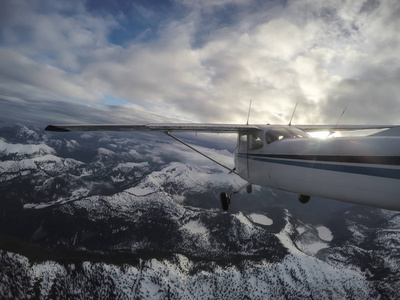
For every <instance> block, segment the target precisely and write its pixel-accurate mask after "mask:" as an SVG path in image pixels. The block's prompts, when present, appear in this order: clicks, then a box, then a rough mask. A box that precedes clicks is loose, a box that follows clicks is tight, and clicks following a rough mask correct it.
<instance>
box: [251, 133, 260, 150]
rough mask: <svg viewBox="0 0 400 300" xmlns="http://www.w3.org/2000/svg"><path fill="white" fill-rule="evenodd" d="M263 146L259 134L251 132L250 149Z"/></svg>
mask: <svg viewBox="0 0 400 300" xmlns="http://www.w3.org/2000/svg"><path fill="white" fill-rule="evenodd" d="M262 146H263V142H262V140H261V138H260V137H259V136H258V135H255V134H249V150H256V149H260V148H262Z"/></svg>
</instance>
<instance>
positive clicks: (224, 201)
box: [219, 193, 231, 211]
mask: <svg viewBox="0 0 400 300" xmlns="http://www.w3.org/2000/svg"><path fill="white" fill-rule="evenodd" d="M219 197H220V200H221V205H222V209H223V210H225V211H227V210H228V209H229V204H230V202H231V201H230V199H229V197H228V195H227V194H226V193H221V194H220V196H219Z"/></svg>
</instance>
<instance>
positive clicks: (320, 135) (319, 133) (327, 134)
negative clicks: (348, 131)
mask: <svg viewBox="0 0 400 300" xmlns="http://www.w3.org/2000/svg"><path fill="white" fill-rule="evenodd" d="M308 134H309V135H311V136H312V137H313V138H318V139H326V138H331V137H333V135H330V132H329V131H316V132H309V133H308Z"/></svg>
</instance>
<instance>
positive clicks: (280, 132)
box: [265, 128, 310, 144]
mask: <svg viewBox="0 0 400 300" xmlns="http://www.w3.org/2000/svg"><path fill="white" fill-rule="evenodd" d="M306 137H310V136H309V135H308V133H306V132H304V131H302V130H300V129H297V128H290V129H287V128H274V129H271V130H268V131H267V132H266V133H265V139H266V141H267V144H271V143H273V142H275V141H279V140H281V139H284V138H291V139H294V138H306Z"/></svg>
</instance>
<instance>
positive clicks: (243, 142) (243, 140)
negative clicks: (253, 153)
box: [239, 133, 247, 150]
mask: <svg viewBox="0 0 400 300" xmlns="http://www.w3.org/2000/svg"><path fill="white" fill-rule="evenodd" d="M239 149H240V150H247V133H246V134H241V135H240V136H239Z"/></svg>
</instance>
